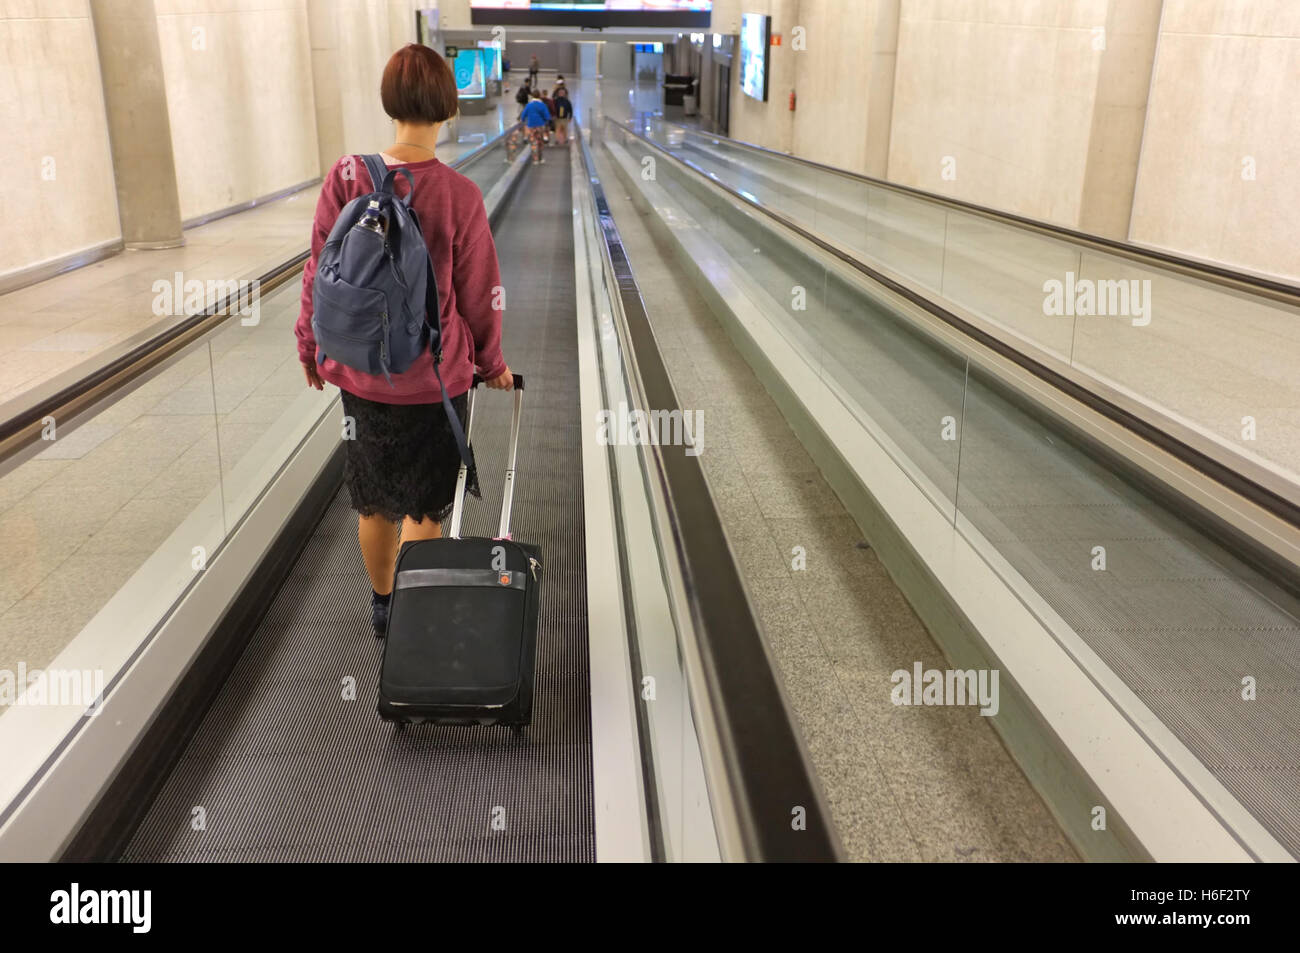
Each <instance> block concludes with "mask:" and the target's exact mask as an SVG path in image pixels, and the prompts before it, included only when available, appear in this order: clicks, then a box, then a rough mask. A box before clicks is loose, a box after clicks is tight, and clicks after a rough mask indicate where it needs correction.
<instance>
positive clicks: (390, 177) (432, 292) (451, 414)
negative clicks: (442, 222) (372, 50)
mask: <svg viewBox="0 0 1300 953" xmlns="http://www.w3.org/2000/svg"><path fill="white" fill-rule="evenodd" d="M362 159H363V160H364V161H365V164H366V171H367V172H369V173H370V181H371V184H372V186H373V189H374V191H376V192H391V191H393V183H394V182H395V181H396V180H397V176H398V175H404V176H406V181H407V182H408V183H410V186H411V188H410V189H409V190H408V191H407V194H406V197H405V198H404V199H402V200H401V201H403V202H404V203H405V204H406V205H407V206H408V207H409V206H410V201H411V196H412V195H414V194H415V178H414V176H412V175H411V170H410V169H403V168H398V169H390V168H388V166H386V165H385V164H384V160H383V157H382V156H380V155H379V154H378V153H373V154H371V155H366V156H362ZM411 217H412V219H414V222H415V227H416V230H417V232H419V231H420V219H419V217H418V216H416V214H415V209H413V208H412V209H411ZM424 253H425V254H424V261H425V268H426V269H427V272H426V276H425V278H426V282H425V288H426V291H425V299H424V308H425V315H424V320H425V323H426V324H429V325H430V326H431V327H435V325H434V324H433V322H434V321H436V322H438V324H437V325H436V329H437V331H438V347H437V348H436V349H435V350H434V352H433V375H434V377H436V378H437V379H438V390H439V391H440V392H441V393H442V409H443V411H444V412H446V414H447V423H448V424H449V425H450V426H451V434H452V436H453V437H455V438H456V449H457V450H458V451H460V459H461V462H462V463H464V464H465V470H466V483H465V485H466V488H467V489H468V490H469V492H470V493H472V494H473V495H474V496H477V497H481V496H482V494H481V493H480V491H479V486H478V469H477V467H475V465H474V451H473V450H472V449H471V448H470V445H469V443H468V441H466V439H465V428H464V427H463V426H461V422H460V416H459V415H458V414H457V413H456V408H455V407H453V406H452V405H451V398H450V397H449V396H448V395H447V387H446V385H444V384H443V382H442V371H441V370H440V369H439V365H440V364H442V310H441V308H440V306H439V304H438V286H437V283H436V282H435V280H434V275H433V258H432V257H430V255H429V246H428V245H425V246H424Z"/></svg>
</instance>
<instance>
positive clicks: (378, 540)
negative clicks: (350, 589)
mask: <svg viewBox="0 0 1300 953" xmlns="http://www.w3.org/2000/svg"><path fill="white" fill-rule="evenodd" d="M408 522H409V521H408ZM399 528H400V524H398V523H390V522H389V521H388V520H386V519H384V518H383V517H382V516H359V517H358V518H357V540H358V541H359V542H360V543H361V558H362V560H363V561H364V562H365V564H366V572H367V573H369V574H370V587H371V588H372V589H374V590H375V592H377V593H379V594H380V595H381V596H386V595H388V594H389V593H390V592H392V591H393V568H394V566H395V564H396V563H397V531H398V529H399Z"/></svg>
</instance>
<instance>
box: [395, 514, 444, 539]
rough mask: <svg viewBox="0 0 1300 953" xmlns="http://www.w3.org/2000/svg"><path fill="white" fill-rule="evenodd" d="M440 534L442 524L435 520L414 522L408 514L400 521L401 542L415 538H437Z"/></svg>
mask: <svg viewBox="0 0 1300 953" xmlns="http://www.w3.org/2000/svg"><path fill="white" fill-rule="evenodd" d="M441 536H442V524H441V523H439V522H438V521H437V520H430V519H426V520H421V521H420V522H418V523H417V522H416V521H415V520H413V519H411V518H410V517H409V516H408V517H407V518H406V519H404V520H403V521H402V542H404V543H409V542H411V541H412V540H416V539H438V538H439V537H441Z"/></svg>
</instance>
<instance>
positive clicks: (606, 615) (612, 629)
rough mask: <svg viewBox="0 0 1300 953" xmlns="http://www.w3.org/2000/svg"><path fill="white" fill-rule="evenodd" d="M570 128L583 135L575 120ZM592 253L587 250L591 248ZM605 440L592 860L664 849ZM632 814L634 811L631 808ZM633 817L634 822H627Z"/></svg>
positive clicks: (579, 233)
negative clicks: (648, 777) (649, 775)
mask: <svg viewBox="0 0 1300 953" xmlns="http://www.w3.org/2000/svg"><path fill="white" fill-rule="evenodd" d="M573 128H574V134H575V135H580V132H579V130H578V124H577V123H576V122H575V123H574V124H573ZM581 166H582V163H580V162H573V163H572V166H571V170H570V181H569V187H570V195H571V200H572V210H573V226H572V227H573V252H574V282H575V283H574V292H575V294H574V301H575V318H576V321H577V339H578V401H579V405H580V408H581V410H580V415H581V416H580V420H581V421H587V420H594V419H595V417H596V414H598V413H599V411H600V408H601V407H602V406H603V404H604V400H603V396H602V395H603V389H602V386H601V380H600V371H599V368H598V364H599V356H598V354H597V345H596V329H595V314H594V313H593V311H592V293H593V292H592V288H591V281H590V277H589V274H588V270H587V265H586V261H585V258H584V256H583V255H582V254H580V252H587V251H588V249H587V240H586V238H587V227H586V226H587V224H588V223H587V221H586V219H585V217H584V208H583V203H580V202H579V196H580V195H582V194H583V192H584V190H583V188H582V183H581V177H582V175H583V172H582V170H581ZM588 253H589V252H588ZM607 452H608V451H607V448H605V447H601V446H600V445H599V444H598V443H597V442H596V435H595V432H594V430H593V428H590V427H585V426H584V427H583V428H582V492H583V514H584V516H583V518H584V520H585V523H586V528H587V532H586V538H585V545H586V567H587V578H586V583H587V593H586V596H587V621H588V625H587V655H588V665H589V667H590V672H591V679H590V681H591V713H592V718H591V760H592V765H591V767H592V771H591V773H592V800H593V805H594V808H595V823H596V860H597V862H600V863H604V862H623V861H629V860H631V861H649V860H655V859H659V858H661V857H662V856H663V850H662V846H661V845H660V846H657V845H659V840H660V835H659V834H658V832H657V824H656V821H655V817H656V816H657V809H656V806H655V803H654V800H653V797H652V793H651V791H650V790H649V789H648V788H647V785H646V783H645V778H644V768H643V765H644V759H645V758H648V757H650V753H649V748H648V746H647V745H646V742H645V739H644V738H643V736H642V733H641V726H640V724H639V719H638V710H639V708H638V704H637V690H636V686H637V685H638V684H639V683H640V679H639V678H637V677H636V672H635V670H634V664H633V662H634V658H635V653H634V652H632V650H631V639H632V638H634V637H635V636H634V633H632V632H630V631H629V611H630V607H629V606H627V605H626V604H625V597H626V592H627V588H626V585H625V578H624V576H625V572H624V567H625V560H624V559H623V556H622V553H621V552H620V550H619V531H618V514H617V508H616V506H615V504H614V491H613V482H612V479H611V475H610V465H609V461H608V459H607ZM632 815H634V817H633V816H632ZM633 820H635V823H629V822H631V821H633Z"/></svg>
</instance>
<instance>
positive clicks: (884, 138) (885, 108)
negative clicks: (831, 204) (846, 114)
mask: <svg viewBox="0 0 1300 953" xmlns="http://www.w3.org/2000/svg"><path fill="white" fill-rule="evenodd" d="M874 7H875V9H874V10H873V13H874V16H875V23H874V25H873V27H872V30H871V66H870V78H869V79H868V81H867V148H866V153H865V155H866V158H867V162H866V168H865V169H863V171H864V172H865V173H866V174H867V175H870V176H874V177H875V178H877V179H884V178H888V177H889V130H890V128H891V127H892V123H893V118H894V67H895V65H896V64H897V61H898V16H899V0H875V3H874Z"/></svg>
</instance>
